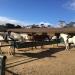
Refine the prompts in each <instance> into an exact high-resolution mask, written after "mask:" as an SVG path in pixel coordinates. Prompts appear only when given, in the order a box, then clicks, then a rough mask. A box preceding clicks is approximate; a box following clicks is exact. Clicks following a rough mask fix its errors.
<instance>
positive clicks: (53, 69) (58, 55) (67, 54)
mask: <svg viewBox="0 0 75 75" xmlns="http://www.w3.org/2000/svg"><path fill="white" fill-rule="evenodd" d="M2 50H3V52H4V54H5V55H6V56H7V60H6V73H5V75H75V48H71V49H70V51H65V50H64V47H63V46H62V47H61V46H60V47H59V48H58V47H56V46H54V47H52V46H50V45H49V46H45V47H44V48H43V49H40V48H39V47H38V49H33V50H31V48H30V49H19V50H17V49H16V54H15V56H12V55H9V54H7V51H8V50H9V48H8V47H5V48H2Z"/></svg>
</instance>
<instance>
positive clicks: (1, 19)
mask: <svg viewBox="0 0 75 75" xmlns="http://www.w3.org/2000/svg"><path fill="white" fill-rule="evenodd" d="M5 23H12V24H15V25H17V24H19V25H27V24H28V23H25V22H22V21H19V20H14V19H10V18H7V17H2V16H0V24H5Z"/></svg>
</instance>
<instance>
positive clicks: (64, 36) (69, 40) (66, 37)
mask: <svg viewBox="0 0 75 75" xmlns="http://www.w3.org/2000/svg"><path fill="white" fill-rule="evenodd" d="M60 37H61V38H62V39H63V40H64V44H65V46H66V50H69V48H70V44H71V43H73V44H74V45H75V36H73V37H72V38H70V37H69V35H68V34H64V33H61V34H60Z"/></svg>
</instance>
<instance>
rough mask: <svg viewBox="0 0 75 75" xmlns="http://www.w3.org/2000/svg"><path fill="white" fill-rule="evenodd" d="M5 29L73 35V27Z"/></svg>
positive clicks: (20, 31) (51, 34) (19, 31)
mask: <svg viewBox="0 0 75 75" xmlns="http://www.w3.org/2000/svg"><path fill="white" fill-rule="evenodd" d="M7 31H13V32H17V33H28V34H30V35H31V34H34V33H36V34H42V33H47V34H48V35H50V36H53V35H59V34H60V33H68V34H70V35H72V36H73V35H75V27H67V28H20V29H8V30H7Z"/></svg>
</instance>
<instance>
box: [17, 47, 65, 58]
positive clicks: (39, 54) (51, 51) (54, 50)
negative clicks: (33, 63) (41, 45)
mask: <svg viewBox="0 0 75 75" xmlns="http://www.w3.org/2000/svg"><path fill="white" fill-rule="evenodd" d="M64 49H65V48H63V47H60V48H50V49H48V50H45V51H41V52H37V53H33V52H29V53H28V52H25V53H17V54H19V55H23V56H27V57H31V58H38V59H41V58H45V57H56V56H53V54H55V53H57V52H60V51H63V50H64Z"/></svg>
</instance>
